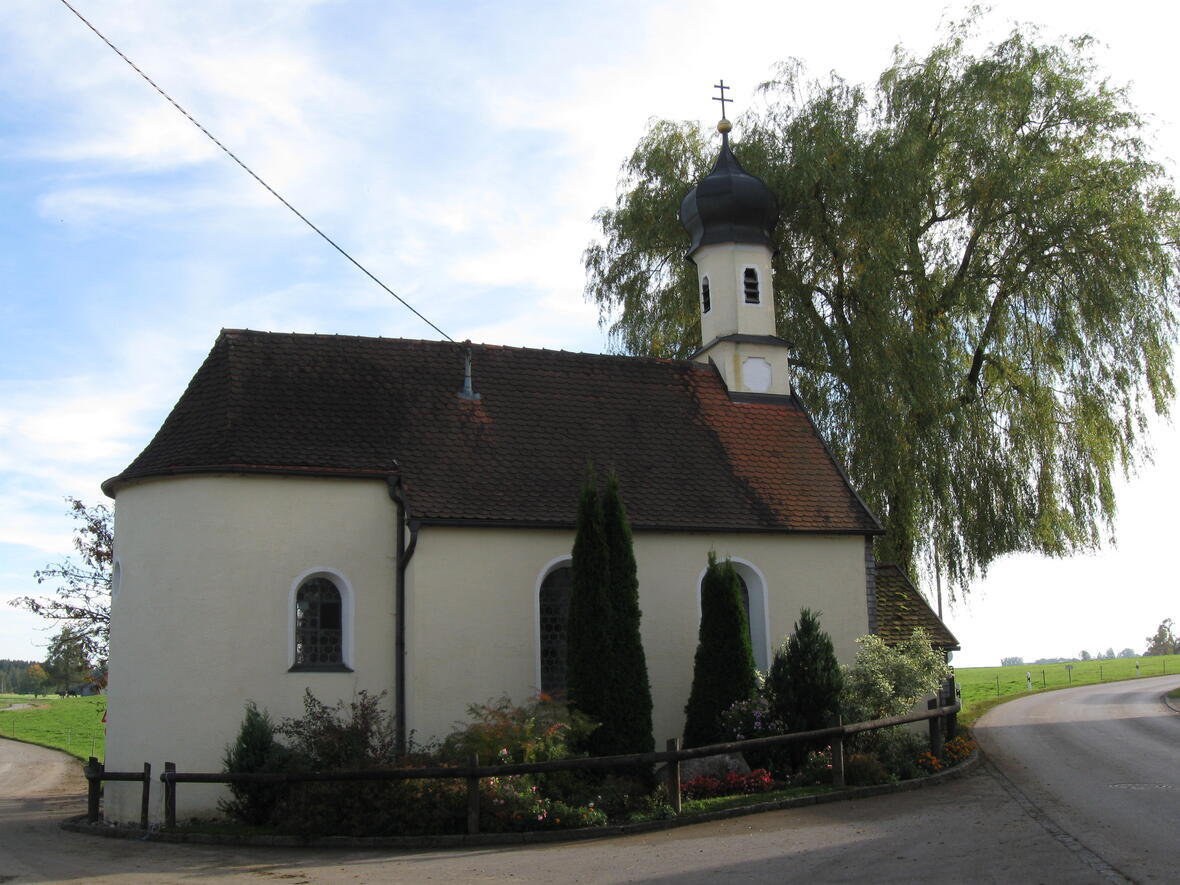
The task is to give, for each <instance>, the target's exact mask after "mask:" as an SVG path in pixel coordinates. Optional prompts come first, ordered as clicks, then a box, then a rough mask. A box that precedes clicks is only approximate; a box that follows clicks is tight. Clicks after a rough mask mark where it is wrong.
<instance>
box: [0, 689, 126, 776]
mask: <svg viewBox="0 0 1180 885" xmlns="http://www.w3.org/2000/svg"><path fill="white" fill-rule="evenodd" d="M14 704H31V705H32V707H31V708H26V709H20V710H13V709H6V708H11V707H12V706H13V705H14ZM106 705H107V699H106V698H105V697H101V696H98V697H86V698H58V697H49V698H46V697H40V698H34V697H33V696H32V695H12V694H4V695H0V737H6V738H16V739H17V740H22V741H27V742H29V743H31V744H40V745H41V746H43V747H53V748H54V749H55V750H65V751H66V752H67V753H69V754H70V755H71V756H77V757H78V758H79V759H82V760H85V759H86V758H87V757H88V756H97V757H98V758H99V759H102V758H103V756H104V753H105V747H104V745H105V738H106V735H105V728H104V726H103V723H102V714H103V711H104V710H105V709H106Z"/></svg>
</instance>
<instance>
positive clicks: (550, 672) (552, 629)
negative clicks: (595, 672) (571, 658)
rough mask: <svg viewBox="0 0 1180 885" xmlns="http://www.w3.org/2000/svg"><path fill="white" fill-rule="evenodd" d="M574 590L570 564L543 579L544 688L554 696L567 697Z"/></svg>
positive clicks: (542, 639) (548, 693) (541, 604)
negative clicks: (567, 625) (568, 627)
mask: <svg viewBox="0 0 1180 885" xmlns="http://www.w3.org/2000/svg"><path fill="white" fill-rule="evenodd" d="M572 589H573V571H572V570H571V569H570V567H569V566H562V567H561V568H558V569H554V570H553V571H551V572H550V573H549V574H548V575H546V576H545V580H544V581H542V582H541V600H540V610H541V691H542V692H543V693H544V694H547V695H549V696H551V697H564V696H565V660H566V649H567V632H566V623H567V622H568V621H569V616H570V592H571V590H572Z"/></svg>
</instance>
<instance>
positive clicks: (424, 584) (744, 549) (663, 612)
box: [406, 528, 868, 745]
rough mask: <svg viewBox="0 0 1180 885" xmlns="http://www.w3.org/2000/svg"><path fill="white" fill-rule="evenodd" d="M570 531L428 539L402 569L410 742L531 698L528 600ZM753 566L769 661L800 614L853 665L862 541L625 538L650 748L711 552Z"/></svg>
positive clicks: (864, 620)
mask: <svg viewBox="0 0 1180 885" xmlns="http://www.w3.org/2000/svg"><path fill="white" fill-rule="evenodd" d="M572 543H573V535H572V533H569V532H558V531H540V530H522V529H462V528H446V529H442V528H426V529H423V530H422V532H421V534H420V536H419V541H418V549H417V552H416V553H415V556H414V560H413V562H412V563H411V566H410V575H409V582H408V583H409V586H410V588H411V589H410V593H409V594H408V598H407V604H406V605H407V613H408V616H409V629H408V630H407V643H408V662H407V674H408V677H409V688H408V693H409V697H408V711H407V712H408V718H409V720H410V722H409V724H410V727H411V728H413V729H414V730H415V731H416V733H417V737H418V738H419V739H424V738H427V737H430V736H440V735H443V734H446V733H447V732H449V731H450V730H451V727H452V726H453V725H454V723H455V722H456V721H459V720H462V719H464V714H465V710H466V707H467V705H468V704H470V703H473V702H474V703H482V702H484V701H486V700H488V699H493V698H497V697H499V696H501V695H508V696H509V697H511V698H512V699H513V700H515V701H519V700H523V699H525V698H527V697H529V696H530V695H532V694H534V693H535V692H536V691H537V688H538V686H537V664H536V662H537V656H538V641H539V639H538V635H537V622H536V617H537V615H536V612H537V589H538V583H539V579H540V577H541V576H542V575H543V574H544V572H545V570H546V568H547V567H549V566H551V565H552V563H553V561H554V560H556V559H558V558H560V557H563V556H566V555H568V554H569V551H570V548H571V546H572ZM711 549H712V550H715V551H716V552H717V554H718V555H719V556H722V557H724V556H732V557H734V558H735V559H739V560H741V561H743V562H745V563H749V564H750V565H752V566H754V567H756V569H757V571H758V572H759V573H760V574H761V575H762V576H763V577H764V578H765V581H766V585H767V586H766V596H767V605H766V618H765V624H766V626H765V628H764V629H766V631H767V634H768V635H767V641H768V646H769V649H770V650H771V652H772V653H773V649H774V648H776V647H777V646H778V645H779V643H781V642H782V640H783V639H784V637H785V636H786V635H787V634H788V633H789V632H790V630H791V629H792V626H793V625H794V623H795V621H796V620H797V619H798V617H799V610H800V608H802V607H803V606H808V607H810V608H812V609H814V610H818V611H819V612H821V623H822V625H823V627H824V629H825V630H827V631H828V633H830V634H831V636H832V639H833V642H834V643H835V647H836V653H837V655H838V656H839V657H840V659H841V660H842V661H844V662H849V663H850V662H851V661H852V659H853V658H854V656H855V653H856V645H855V640H856V638H857V637H859V636H863V635H864V634H865V633H866V632H868V611H867V607H866V601H865V572H864V539H863V538H862V537H861V536H860V535H854V536H836V535H769V534H766V535H763V534H740V535H739V534H732V535H705V534H670V533H652V532H636V533H635V555H636V560H637V562H638V566H639V595H640V608H641V609H642V611H643V621H642V635H643V644H644V650H645V653H646V656H647V666H648V675H649V678H650V680H651V685H652V695H653V701H654V710H653V726H654V732H655V737H656V741H657V744H660V745H662V741H663V740H665V739H666V738H669V737H674V736H676V735H679V734H680V730H681V728H682V727H683V724H684V704H685V702H686V701H687V700H688V692H689V689H690V687H691V683H692V662H693V655H694V653H695V651H696V642H697V633H698V627H699V618H700V605H699V596H698V593H699V581H700V575H701V569H702V567H703V565H704V563H705V560H706V557H707V555H708V553H709V551H710V550H711Z"/></svg>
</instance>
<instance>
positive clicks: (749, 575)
mask: <svg viewBox="0 0 1180 885" xmlns="http://www.w3.org/2000/svg"><path fill="white" fill-rule="evenodd" d="M730 561H731V562H732V563H733V570H734V571H735V572H737V576H738V589H739V590H740V591H741V597H742V606H743V608H745V610H746V623H747V624H748V625H749V628H750V650H751V651H752V652H753V653H754V666H756V667H757V668H758V669H759V670H761V671H762V672H763V673H765V672H767V671H768V670H769V669H770V642H769V639H768V633H769V625H768V623H767V616H766V581H765V580H764V579H763V577H762V573H761V572H760V571H758V569H756V568H755V567H754V566H753V565H751V564H750V563H748V562H746V561H745V560H740V559H731V560H730ZM704 578H705V572H704V571H703V570H702V571H701V575H700V577H699V578H698V579H697V615H698V617H699V616H700V604H701V582H702V581H703V580H704Z"/></svg>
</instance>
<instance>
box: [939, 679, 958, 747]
mask: <svg viewBox="0 0 1180 885" xmlns="http://www.w3.org/2000/svg"><path fill="white" fill-rule="evenodd" d="M946 691H947V694H946V700H945V701H943V706H945V707H950V706H953V705H954V703H955V701H957V700H958V699H959V692H958V690H957V689H956V686H955V677H954V676H948V677H947V678H946ZM958 732H959V715H958V714H957V713H947V715H946V739H947V740H948V741H949V740H950V739H951V738H953V737H954V736H955V735H956V734H958Z"/></svg>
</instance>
